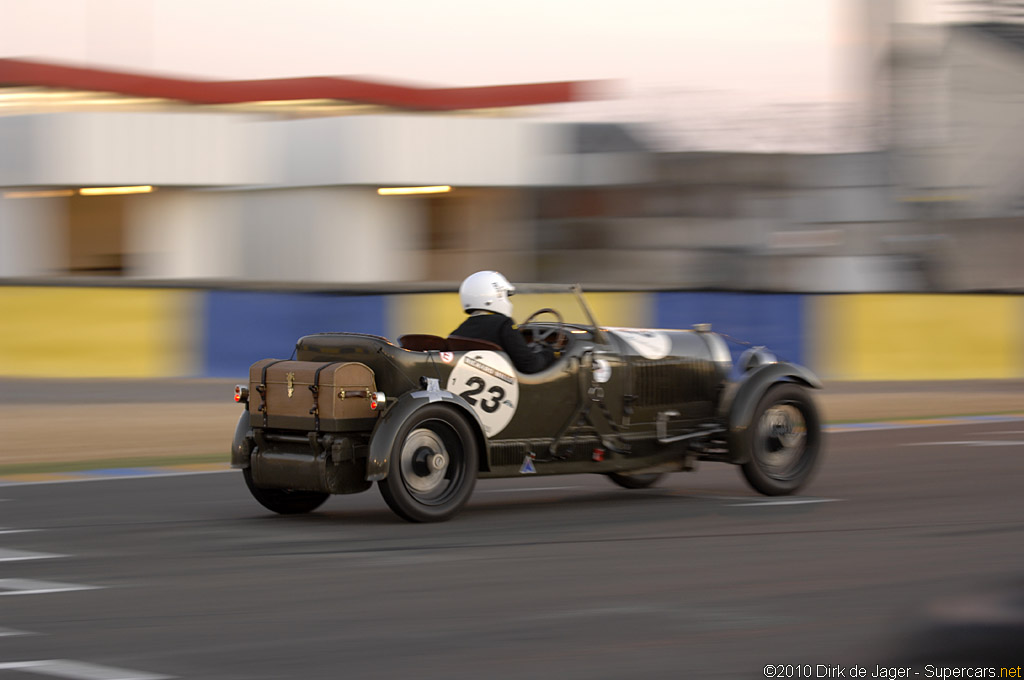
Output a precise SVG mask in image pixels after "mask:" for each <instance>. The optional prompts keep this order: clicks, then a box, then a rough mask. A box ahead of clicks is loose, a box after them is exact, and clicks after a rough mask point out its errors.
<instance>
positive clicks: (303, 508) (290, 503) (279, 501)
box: [242, 468, 331, 515]
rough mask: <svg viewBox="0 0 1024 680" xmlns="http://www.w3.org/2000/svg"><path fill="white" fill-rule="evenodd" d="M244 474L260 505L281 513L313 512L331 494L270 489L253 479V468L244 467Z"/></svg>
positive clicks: (298, 513)
mask: <svg viewBox="0 0 1024 680" xmlns="http://www.w3.org/2000/svg"><path fill="white" fill-rule="evenodd" d="M242 475H243V476H244V477H245V485H246V486H247V487H249V493H251V494H252V497H253V498H255V499H256V500H257V501H258V502H259V504H260V505H262V506H263V507H265V508H266V509H267V510H273V511H274V512H276V513H278V514H279V515H301V514H303V513H307V512H313V511H314V510H316V509H317V508H319V507H320V506H321V505H323V504H324V501H326V500H327V498H328V497H329V496H330V495H331V494H329V493H322V492H320V491H295V490H292V489H268V488H264V487H260V486H256V484H254V483H253V481H252V468H244V469H243V470H242Z"/></svg>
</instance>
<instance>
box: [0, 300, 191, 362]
mask: <svg viewBox="0 0 1024 680" xmlns="http://www.w3.org/2000/svg"><path fill="white" fill-rule="evenodd" d="M195 295H196V293H190V292H187V291H176V290H147V289H135V288H48V287H10V288H8V287H0V329H2V332H0V375H9V376H42V377H75V378H85V377H111V378H123V377H154V376H168V375H188V374H191V373H194V372H195V369H196V365H195V357H196V356H197V352H196V348H195V347H193V346H192V344H193V343H194V340H193V338H195V337H196V333H195V327H194V326H195V321H194V319H195V314H193V307H194V305H195V300H196V298H195Z"/></svg>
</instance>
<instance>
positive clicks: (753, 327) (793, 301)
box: [654, 292, 805, 364]
mask: <svg viewBox="0 0 1024 680" xmlns="http://www.w3.org/2000/svg"><path fill="white" fill-rule="evenodd" d="M804 298H805V296H804V295H795V294H772V293H763V294H760V293H713V292H703V293H684V292H675V293H657V294H656V296H655V303H654V321H655V325H656V326H658V327H660V328H688V327H690V326H692V325H693V324H696V323H710V324H711V327H712V329H713V330H715V331H717V332H719V333H723V334H725V335H730V336H732V337H734V338H736V339H737V340H742V341H745V342H749V343H752V344H754V345H764V346H765V347H767V348H768V349H770V350H772V351H773V352H775V354H776V355H777V356H778V357H779V358H780V359H785V360H787V361H794V362H796V363H800V364H802V363H804V356H805V352H804V331H805V328H804V320H805V314H804ZM730 349H731V350H732V353H733V360H734V361H735V359H736V358H737V357H738V356H739V354H740V352H742V351H743V349H744V347H743V346H742V345H737V344H735V343H730Z"/></svg>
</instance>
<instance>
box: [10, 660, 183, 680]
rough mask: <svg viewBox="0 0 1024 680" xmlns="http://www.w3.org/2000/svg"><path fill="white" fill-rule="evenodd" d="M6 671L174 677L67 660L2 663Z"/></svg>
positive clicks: (82, 677) (96, 678) (153, 679)
mask: <svg viewBox="0 0 1024 680" xmlns="http://www.w3.org/2000/svg"><path fill="white" fill-rule="evenodd" d="M5 670H10V671H23V672H25V673H33V674H36V675H48V676H50V677H51V678H65V679H66V680H167V679H168V678H172V677H174V676H172V675H154V674H153V673H140V672H139V671H130V670H127V669H124V668H112V667H110V666H97V665H96V664H92V663H83V662H81V661H68V660H67V659H47V660H45V661H13V662H8V663H0V671H5Z"/></svg>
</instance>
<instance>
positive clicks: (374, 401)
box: [370, 392, 388, 411]
mask: <svg viewBox="0 0 1024 680" xmlns="http://www.w3.org/2000/svg"><path fill="white" fill-rule="evenodd" d="M387 400H388V398H387V397H385V396H384V393H383V392H370V410H371V411H376V410H377V407H378V406H382V405H383V404H384V403H385V402H386V401H387Z"/></svg>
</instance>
